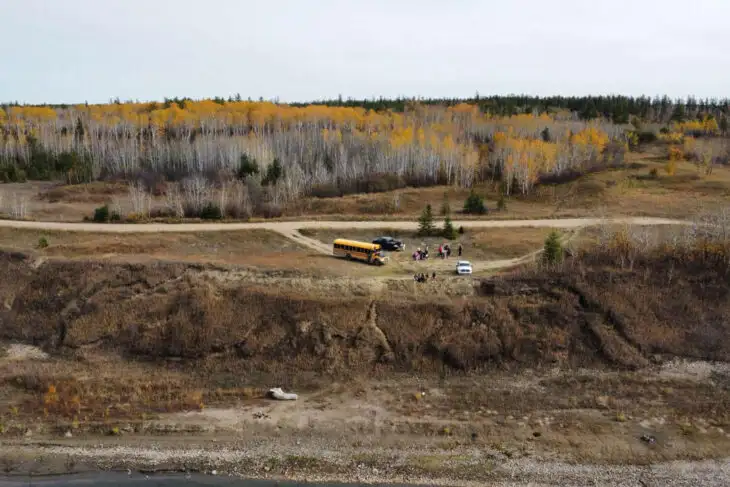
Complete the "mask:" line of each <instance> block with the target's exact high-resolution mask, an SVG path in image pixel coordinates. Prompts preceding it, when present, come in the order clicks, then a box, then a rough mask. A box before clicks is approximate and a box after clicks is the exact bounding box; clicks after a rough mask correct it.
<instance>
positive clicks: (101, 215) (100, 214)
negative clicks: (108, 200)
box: [93, 205, 109, 223]
mask: <svg viewBox="0 0 730 487" xmlns="http://www.w3.org/2000/svg"><path fill="white" fill-rule="evenodd" d="M93 220H94V222H95V223H106V222H108V221H109V205H104V206H100V207H99V208H97V209H95V210H94V218H93Z"/></svg>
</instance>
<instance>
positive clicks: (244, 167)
mask: <svg viewBox="0 0 730 487" xmlns="http://www.w3.org/2000/svg"><path fill="white" fill-rule="evenodd" d="M258 173H259V165H258V164H257V163H256V159H254V158H253V157H250V156H249V155H248V154H241V161H240V162H239V164H238V170H237V171H236V176H238V179H241V180H244V179H246V178H247V177H248V176H251V175H253V174H258Z"/></svg>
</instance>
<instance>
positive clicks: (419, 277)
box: [413, 272, 436, 282]
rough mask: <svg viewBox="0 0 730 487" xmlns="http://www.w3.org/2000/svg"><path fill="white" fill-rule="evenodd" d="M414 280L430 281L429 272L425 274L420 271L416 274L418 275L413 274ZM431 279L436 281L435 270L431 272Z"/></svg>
mask: <svg viewBox="0 0 730 487" xmlns="http://www.w3.org/2000/svg"><path fill="white" fill-rule="evenodd" d="M413 280H414V281H416V282H426V281H428V274H424V273H423V272H420V273H418V274H416V275H414V276H413ZM431 280H432V281H435V280H436V273H435V272H433V273H432V274H431Z"/></svg>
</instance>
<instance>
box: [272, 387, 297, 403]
mask: <svg viewBox="0 0 730 487" xmlns="http://www.w3.org/2000/svg"><path fill="white" fill-rule="evenodd" d="M269 397H270V398H272V399H277V400H279V401H296V400H297V399H298V398H299V396H297V395H296V394H294V393H291V392H284V391H283V390H282V389H281V387H274V388H273V389H269Z"/></svg>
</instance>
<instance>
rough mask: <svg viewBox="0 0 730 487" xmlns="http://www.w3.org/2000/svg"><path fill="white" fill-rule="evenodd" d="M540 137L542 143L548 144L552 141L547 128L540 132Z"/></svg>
mask: <svg viewBox="0 0 730 487" xmlns="http://www.w3.org/2000/svg"><path fill="white" fill-rule="evenodd" d="M540 136H541V137H542V140H543V142H550V141H552V139H553V137H552V135H550V129H549V128H547V127H545V128H544V129H543V131H542V132H540Z"/></svg>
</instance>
